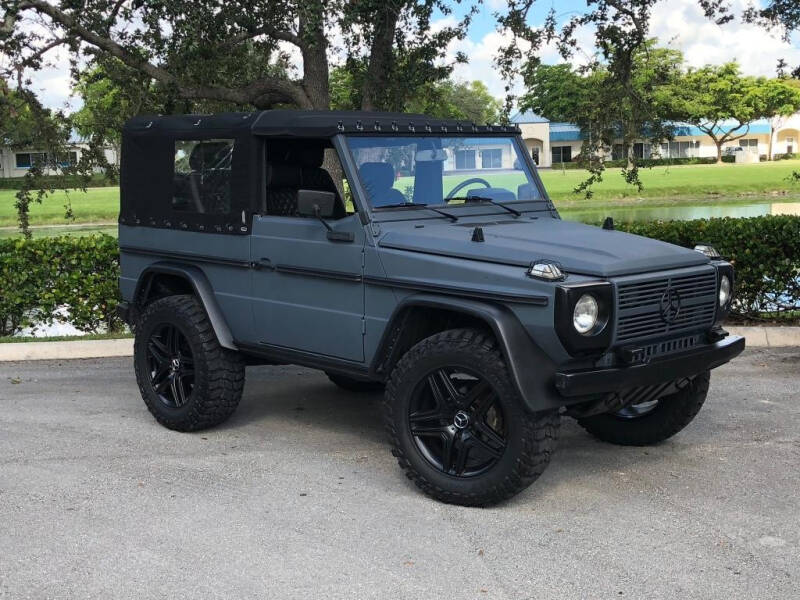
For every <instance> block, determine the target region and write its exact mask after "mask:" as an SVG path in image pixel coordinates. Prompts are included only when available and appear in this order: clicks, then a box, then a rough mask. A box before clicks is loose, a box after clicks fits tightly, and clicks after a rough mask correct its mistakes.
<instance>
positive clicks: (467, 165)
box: [456, 150, 475, 169]
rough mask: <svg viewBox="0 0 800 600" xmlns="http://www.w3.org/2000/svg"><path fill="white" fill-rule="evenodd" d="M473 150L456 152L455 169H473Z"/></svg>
mask: <svg viewBox="0 0 800 600" xmlns="http://www.w3.org/2000/svg"><path fill="white" fill-rule="evenodd" d="M474 168H475V150H456V169H474Z"/></svg>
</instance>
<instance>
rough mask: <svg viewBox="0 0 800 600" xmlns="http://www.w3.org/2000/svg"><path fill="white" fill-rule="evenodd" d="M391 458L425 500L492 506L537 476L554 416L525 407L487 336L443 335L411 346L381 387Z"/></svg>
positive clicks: (475, 332)
mask: <svg viewBox="0 0 800 600" xmlns="http://www.w3.org/2000/svg"><path fill="white" fill-rule="evenodd" d="M383 411H384V423H385V424H386V431H387V433H388V434H389V439H390V441H391V444H392V454H394V456H395V457H396V458H397V462H398V464H399V465H400V467H401V468H402V469H403V470H404V471H405V473H406V476H407V477H408V478H409V479H411V480H412V481H413V482H414V484H415V485H416V486H417V487H419V488H420V489H421V490H422V491H423V492H425V493H426V494H428V495H429V496H431V497H433V498H436V499H437V500H441V501H443V502H450V503H453V504H461V505H464V506H488V505H490V504H497V503H498V502H502V501H503V500H506V499H508V498H510V497H511V496H513V495H514V494H517V493H519V492H520V491H522V490H524V489H525V488H526V487H528V486H529V485H530V484H531V483H533V482H534V481H535V480H536V479H537V478H538V477H539V475H541V474H542V472H543V471H544V469H545V468H546V467H547V464H548V463H549V462H550V456H551V455H552V453H553V451H554V450H555V443H556V438H557V435H558V422H559V414H558V411H556V410H548V411H540V412H532V411H530V410H528V408H527V407H526V406H525V405H524V402H523V399H522V397H521V396H520V394H519V389H518V388H517V386H516V384H515V383H514V381H513V379H512V378H511V377H510V375H509V371H508V369H507V368H506V365H505V360H504V357H503V354H502V352H501V350H500V348H499V347H498V344H497V341H496V340H495V338H494V336H493V335H492V334H491V332H488V331H485V330H481V329H471V328H464V329H448V330H446V331H442V332H440V333H436V334H434V335H432V336H430V337H428V338H425V339H423V340H421V341H420V342H418V343H417V344H415V345H414V346H412V347H411V348H410V349H409V350H408V351H407V352H406V353H405V354H404V355H403V356H402V357H401V358H400V360H399V361H398V362H397V364H395V366H394V368H393V369H392V372H391V375H390V377H389V379H388V381H387V384H386V394H385V395H384V401H383Z"/></svg>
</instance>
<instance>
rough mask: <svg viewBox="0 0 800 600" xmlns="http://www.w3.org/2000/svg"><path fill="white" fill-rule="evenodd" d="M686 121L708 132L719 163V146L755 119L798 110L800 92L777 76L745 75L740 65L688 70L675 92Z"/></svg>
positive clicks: (742, 133)
mask: <svg viewBox="0 0 800 600" xmlns="http://www.w3.org/2000/svg"><path fill="white" fill-rule="evenodd" d="M674 95H675V98H676V99H677V102H678V103H679V104H680V107H681V108H680V110H681V111H682V112H683V113H684V114H685V117H684V118H685V120H686V121H688V122H689V123H691V124H693V125H695V126H696V127H697V128H698V129H700V130H701V131H702V132H703V133H705V134H706V135H708V136H709V137H710V138H711V139H712V140H713V141H714V144H715V145H716V147H717V163H721V162H722V147H723V145H724V144H726V143H728V142H733V141H736V140H738V139H740V138H743V137H744V136H746V135H747V134H748V133H749V131H750V124H751V122H752V121H754V120H757V119H768V120H769V121H770V129H771V131H770V149H769V157H770V158H772V128H773V127H774V125H775V123H774V120H775V119H776V118H777V117H780V116H782V115H790V114H793V113H795V112H796V111H797V110H798V109H800V93H799V92H798V90H797V89H796V88H794V87H792V86H791V85H788V84H787V83H785V82H784V81H782V80H780V79H766V78H763V77H761V78H756V77H745V76H743V75H742V74H741V72H740V69H739V65H738V64H736V63H735V62H734V63H727V64H724V65H720V66H711V65H707V66H705V67H702V68H700V69H689V70H688V72H687V73H686V74H685V75H684V76H683V77H682V78H681V79H680V81H679V82H678V85H677V86H676V87H675V92H674Z"/></svg>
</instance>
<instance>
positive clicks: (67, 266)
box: [0, 216, 800, 336]
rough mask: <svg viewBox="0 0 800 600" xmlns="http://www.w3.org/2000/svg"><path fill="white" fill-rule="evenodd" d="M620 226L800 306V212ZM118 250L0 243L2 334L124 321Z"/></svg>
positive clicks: (768, 300) (744, 297)
mask: <svg viewBox="0 0 800 600" xmlns="http://www.w3.org/2000/svg"><path fill="white" fill-rule="evenodd" d="M617 228H618V229H620V230H624V231H629V232H631V233H636V234H639V235H644V236H647V237H651V238H656V239H660V240H664V241H666V242H671V243H673V244H678V245H681V246H685V247H688V248H691V247H693V246H694V245H695V244H696V243H698V242H707V243H711V244H713V245H714V246H715V247H716V248H717V249H718V250H719V251H720V252H721V253H722V254H723V255H724V256H725V257H727V258H729V259H730V260H731V261H732V262H733V263H734V264H735V265H736V274H737V282H736V297H737V305H736V312H737V313H738V314H740V315H743V316H747V317H758V316H762V315H763V313H764V312H765V311H769V312H773V313H780V312H785V311H800V279H799V277H800V217H797V216H765V217H753V218H747V219H731V218H725V219H711V220H699V221H663V222H662V221H657V222H647V223H629V224H625V223H618V224H617ZM118 276H119V249H118V246H117V240H116V239H114V238H113V237H110V236H107V235H96V236H88V237H55V238H39V239H34V240H29V241H25V240H3V241H0V335H4V336H5V335H12V334H14V333H16V332H17V331H19V330H20V329H21V328H23V327H26V326H28V325H31V324H33V323H48V322H52V319H53V313H54V311H55V310H56V309H57V308H58V307H67V310H68V313H69V316H68V320H69V322H70V323H71V324H72V325H74V326H75V327H76V328H78V329H80V330H82V331H86V332H99V331H104V330H109V331H114V330H118V329H119V328H121V327H122V323H121V322H120V320H119V319H118V318H117V316H116V315H115V308H116V305H117V303H118V302H119V291H118V288H117V278H118Z"/></svg>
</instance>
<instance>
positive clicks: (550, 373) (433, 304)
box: [370, 294, 563, 411]
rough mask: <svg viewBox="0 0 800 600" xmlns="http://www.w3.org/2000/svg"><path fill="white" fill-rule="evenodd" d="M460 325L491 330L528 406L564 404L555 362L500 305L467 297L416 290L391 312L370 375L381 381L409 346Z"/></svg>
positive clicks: (532, 407)
mask: <svg viewBox="0 0 800 600" xmlns="http://www.w3.org/2000/svg"><path fill="white" fill-rule="evenodd" d="M442 317H445V318H442ZM465 325H466V326H470V325H477V326H483V327H486V328H488V329H489V330H491V332H492V333H493V335H494V337H495V339H496V340H497V343H498V346H499V348H500V350H501V352H502V354H503V358H504V359H505V362H506V365H507V367H508V370H509V374H510V375H511V378H512V381H513V383H514V385H515V386H516V387H517V390H518V391H519V393H520V396H521V397H522V399H523V402H524V403H525V405H526V406H527V408H528V409H529V410H531V411H540V410H547V409H552V408H557V407H559V406H561V405H562V404H563V399H562V398H561V397H560V395H559V394H558V392H557V390H556V388H555V385H554V379H555V371H556V367H555V364H554V363H553V361H552V360H551V359H550V357H549V356H547V354H545V352H544V351H543V350H542V349H541V348H540V347H539V346H538V345H537V344H536V342H535V341H534V340H533V339H532V338H531V337H530V336H529V335H528V333H527V331H526V330H525V328H524V327H523V326H522V324H521V323H520V322H519V319H518V318H517V317H516V315H514V313H513V312H511V311H510V310H509V309H508V308H506V307H504V306H501V305H497V304H493V303H489V302H483V301H479V300H472V299H469V298H456V297H447V296H436V295H428V294H415V295H412V296H408V297H407V298H405V299H403V300H402V301H401V302H400V303H399V304H398V306H397V307H396V308H395V310H394V312H393V313H392V316H391V318H390V319H389V324H388V325H387V327H386V329H385V331H384V334H383V337H382V338H381V341H380V343H379V345H378V348H377V350H376V352H375V355H374V357H373V359H372V363H371V365H370V375H371V377H372V378H374V379H383V380H385V379H386V378H387V377H388V375H389V373H390V372H391V370H392V368H393V367H394V365H395V364H396V362H397V361H398V360H399V359H400V357H401V356H402V355H403V354H404V353H405V352H406V351H407V350H408V349H409V348H411V347H412V346H413V345H414V344H416V343H417V342H419V341H421V340H422V339H424V338H426V337H428V336H430V335H433V334H435V333H438V332H440V331H444V330H445V329H451V328H454V327H463V326H465Z"/></svg>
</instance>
